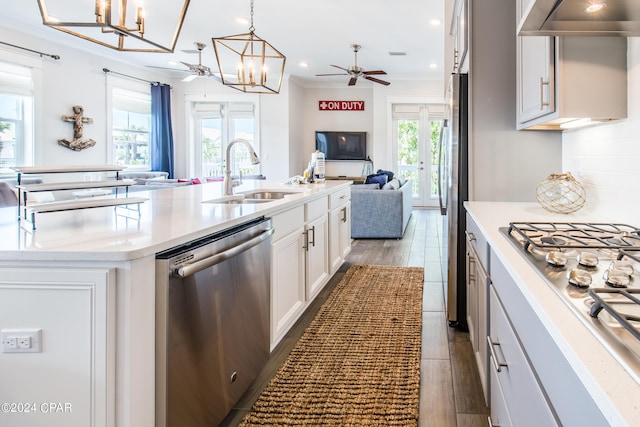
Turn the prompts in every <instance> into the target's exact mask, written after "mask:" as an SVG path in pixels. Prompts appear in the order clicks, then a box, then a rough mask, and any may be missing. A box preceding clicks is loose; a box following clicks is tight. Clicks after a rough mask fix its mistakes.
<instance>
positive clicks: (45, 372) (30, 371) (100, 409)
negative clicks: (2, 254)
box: [0, 267, 116, 427]
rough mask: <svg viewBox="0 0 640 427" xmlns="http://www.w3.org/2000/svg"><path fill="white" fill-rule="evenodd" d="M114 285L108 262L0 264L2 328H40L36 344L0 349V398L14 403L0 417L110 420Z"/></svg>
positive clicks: (95, 423)
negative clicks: (74, 265) (44, 265)
mask: <svg viewBox="0 0 640 427" xmlns="http://www.w3.org/2000/svg"><path fill="white" fill-rule="evenodd" d="M115 292H116V289H115V273H114V270H112V269H107V268H97V269H87V268H82V269H80V268H78V269H72V268H54V267H48V268H34V267H30V268H27V267H21V268H0V330H1V331H2V333H3V336H4V335H5V334H7V335H12V334H13V335H17V336H21V335H22V334H23V331H25V330H40V342H39V346H40V349H39V350H38V351H35V352H6V351H5V350H3V351H1V352H0V377H1V378H2V382H3V384H4V386H3V387H0V389H3V390H0V400H1V401H2V402H8V403H15V404H16V405H17V406H15V407H9V408H8V409H9V411H2V413H0V424H1V425H6V426H14V427H21V426H25V427H26V426H45V425H53V424H56V425H68V426H92V427H108V426H113V425H114V421H113V420H114V415H115V399H114V396H113V390H114V388H115V330H116V327H115V325H116V319H115V302H116V301H115V300H116V298H115V297H116V295H115ZM30 345H32V346H35V345H36V342H35V341H31V342H30ZM34 348H35V347H34ZM27 412H28V413H27Z"/></svg>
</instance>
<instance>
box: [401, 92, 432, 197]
mask: <svg viewBox="0 0 640 427" xmlns="http://www.w3.org/2000/svg"><path fill="white" fill-rule="evenodd" d="M392 110H393V141H394V145H395V147H396V153H397V157H396V158H397V173H398V174H399V175H400V176H402V177H404V178H405V179H410V180H411V183H412V190H413V191H412V193H413V205H414V206H416V207H435V206H437V205H438V187H437V185H438V182H437V173H438V140H439V137H440V126H441V123H442V105H440V104H438V105H430V104H394V105H393V109H392Z"/></svg>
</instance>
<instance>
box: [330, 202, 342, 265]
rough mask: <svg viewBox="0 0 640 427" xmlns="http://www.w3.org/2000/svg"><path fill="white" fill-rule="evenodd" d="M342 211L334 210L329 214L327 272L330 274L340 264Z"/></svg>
mask: <svg viewBox="0 0 640 427" xmlns="http://www.w3.org/2000/svg"><path fill="white" fill-rule="evenodd" d="M341 220H342V209H339V208H338V209H334V210H332V211H331V212H329V265H330V268H329V271H330V272H331V274H333V273H335V272H336V270H338V268H339V267H340V265H341V264H342V260H343V258H342V252H341V245H340V243H341V242H340V240H341V239H340V233H341V231H342V230H341V228H342V226H341V222H342V221H341Z"/></svg>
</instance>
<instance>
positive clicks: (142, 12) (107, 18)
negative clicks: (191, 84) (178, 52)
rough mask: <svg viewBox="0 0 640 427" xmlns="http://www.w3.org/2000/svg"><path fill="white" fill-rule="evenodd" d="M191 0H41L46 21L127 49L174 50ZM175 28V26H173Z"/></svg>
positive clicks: (88, 37) (118, 48)
mask: <svg viewBox="0 0 640 427" xmlns="http://www.w3.org/2000/svg"><path fill="white" fill-rule="evenodd" d="M189 2H190V0H184V1H177V0H172V1H163V0H147V2H146V3H145V4H143V3H142V0H137V1H127V0H95V5H91V2H88V1H87V0H38V6H39V7H40V14H41V15H42V23H43V24H44V25H46V26H48V27H52V28H55V29H56V30H60V31H63V32H65V33H67V34H71V35H73V36H76V37H80V38H81V39H84V40H88V41H91V42H94V43H98V44H99V45H102V46H105V47H108V48H111V49H115V50H119V51H123V52H169V53H171V52H173V50H174V48H175V45H176V42H177V41H178V36H179V35H180V30H181V29H182V24H183V23H184V18H185V15H186V13H187V8H188V7H189ZM172 29H173V30H172Z"/></svg>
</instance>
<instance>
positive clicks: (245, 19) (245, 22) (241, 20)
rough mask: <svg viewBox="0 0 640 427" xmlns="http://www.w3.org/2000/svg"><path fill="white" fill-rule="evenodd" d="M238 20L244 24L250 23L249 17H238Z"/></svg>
mask: <svg viewBox="0 0 640 427" xmlns="http://www.w3.org/2000/svg"><path fill="white" fill-rule="evenodd" d="M236 22H238V23H239V24H242V25H247V24H248V23H249V20H248V19H247V18H237V19H236Z"/></svg>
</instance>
